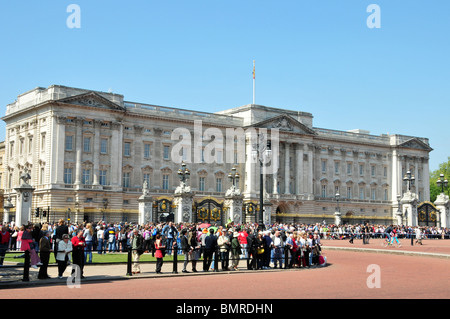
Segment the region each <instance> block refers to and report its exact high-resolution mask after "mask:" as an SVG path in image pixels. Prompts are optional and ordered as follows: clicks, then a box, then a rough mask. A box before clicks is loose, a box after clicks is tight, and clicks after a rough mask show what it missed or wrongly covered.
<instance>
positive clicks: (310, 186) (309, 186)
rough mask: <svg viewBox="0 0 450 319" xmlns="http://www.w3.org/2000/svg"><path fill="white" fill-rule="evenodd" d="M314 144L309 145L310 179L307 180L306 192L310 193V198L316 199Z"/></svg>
mask: <svg viewBox="0 0 450 319" xmlns="http://www.w3.org/2000/svg"><path fill="white" fill-rule="evenodd" d="M314 148H315V147H314V144H308V174H307V176H308V178H307V180H306V185H307V187H306V192H307V193H308V198H311V197H312V198H314V195H313V179H314V172H313V161H314Z"/></svg>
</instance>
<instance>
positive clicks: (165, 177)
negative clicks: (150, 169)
mask: <svg viewBox="0 0 450 319" xmlns="http://www.w3.org/2000/svg"><path fill="white" fill-rule="evenodd" d="M162 188H163V189H165V190H168V189H169V175H163V184H162Z"/></svg>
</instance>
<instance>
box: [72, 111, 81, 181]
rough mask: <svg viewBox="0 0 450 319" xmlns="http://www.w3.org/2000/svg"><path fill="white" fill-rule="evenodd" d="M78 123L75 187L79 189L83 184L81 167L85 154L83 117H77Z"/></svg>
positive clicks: (76, 122) (76, 121)
mask: <svg viewBox="0 0 450 319" xmlns="http://www.w3.org/2000/svg"><path fill="white" fill-rule="evenodd" d="M75 124H76V129H77V132H76V135H75V151H76V159H75V182H74V185H75V189H79V188H80V185H81V169H82V166H81V165H82V163H81V160H82V154H83V141H82V140H83V119H80V118H77V119H75Z"/></svg>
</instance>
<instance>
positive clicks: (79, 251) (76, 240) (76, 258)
mask: <svg viewBox="0 0 450 319" xmlns="http://www.w3.org/2000/svg"><path fill="white" fill-rule="evenodd" d="M85 246H86V242H85V240H84V237H83V230H81V229H80V230H78V232H77V235H76V236H74V237H73V238H72V247H73V251H72V260H73V264H74V265H78V267H80V273H81V277H80V278H84V276H83V269H84V247H85ZM73 273H75V267H73V268H72V274H73Z"/></svg>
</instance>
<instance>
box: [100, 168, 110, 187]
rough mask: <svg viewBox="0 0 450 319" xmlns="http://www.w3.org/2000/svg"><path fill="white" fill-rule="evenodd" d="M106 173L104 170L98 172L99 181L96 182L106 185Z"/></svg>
mask: <svg viewBox="0 0 450 319" xmlns="http://www.w3.org/2000/svg"><path fill="white" fill-rule="evenodd" d="M107 173H108V172H107V171H106V170H100V171H99V180H98V182H99V184H100V185H103V186H104V185H108V183H107V180H106V174H107Z"/></svg>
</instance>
